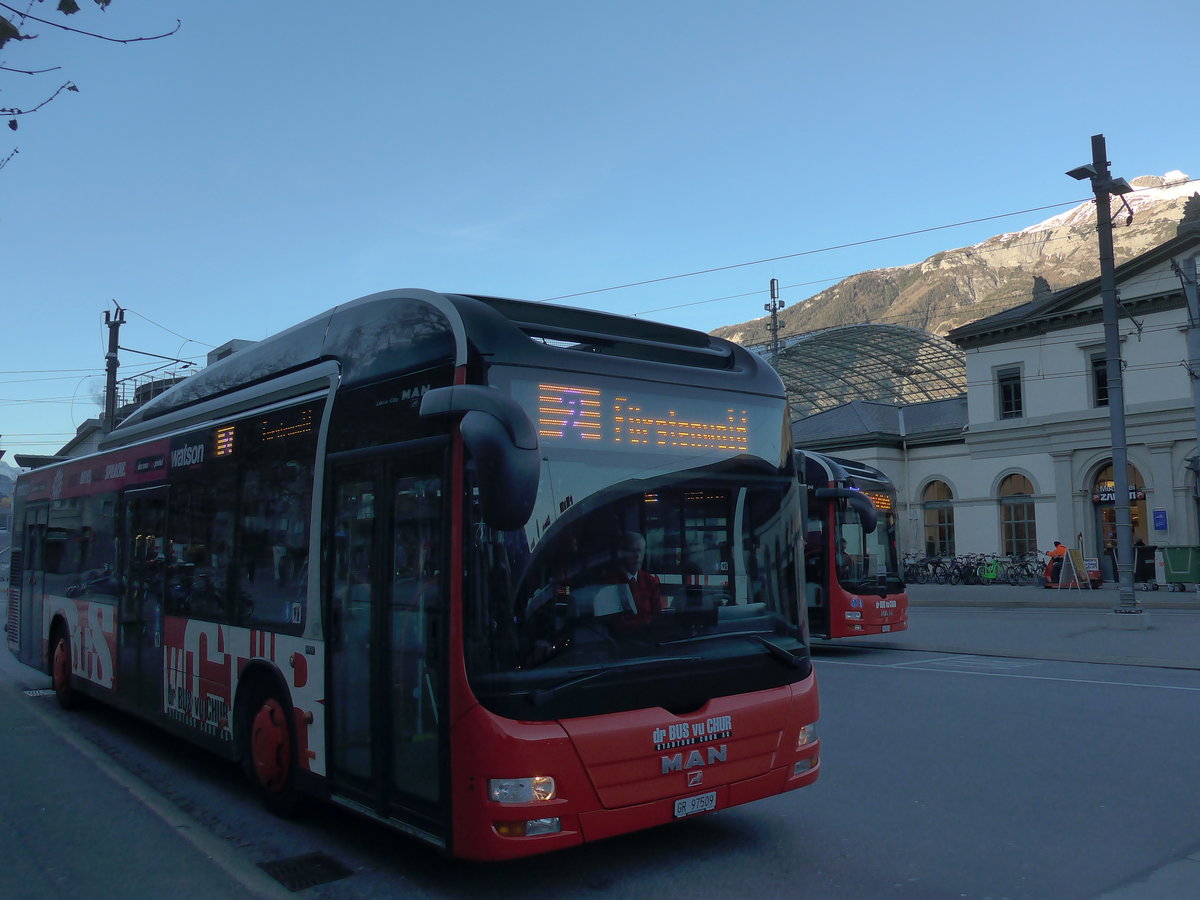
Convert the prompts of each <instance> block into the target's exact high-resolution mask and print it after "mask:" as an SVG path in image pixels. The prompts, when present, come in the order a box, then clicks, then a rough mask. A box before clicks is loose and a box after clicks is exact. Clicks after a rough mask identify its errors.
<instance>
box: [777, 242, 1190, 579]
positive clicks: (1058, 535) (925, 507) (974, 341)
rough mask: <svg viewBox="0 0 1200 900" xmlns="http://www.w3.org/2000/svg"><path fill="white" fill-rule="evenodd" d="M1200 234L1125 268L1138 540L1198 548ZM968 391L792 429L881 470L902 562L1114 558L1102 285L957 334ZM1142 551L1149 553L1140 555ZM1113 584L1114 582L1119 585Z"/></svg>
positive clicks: (865, 407)
mask: <svg viewBox="0 0 1200 900" xmlns="http://www.w3.org/2000/svg"><path fill="white" fill-rule="evenodd" d="M1198 226H1200V223H1194V222H1188V223H1186V224H1184V225H1181V226H1180V230H1179V233H1178V234H1177V236H1176V237H1175V238H1173V239H1172V240H1170V241H1168V242H1167V243H1165V244H1162V245H1160V246H1159V247H1157V248H1155V249H1153V250H1151V251H1149V252H1147V253H1144V254H1142V255H1141V256H1139V257H1136V258H1134V259H1132V260H1129V261H1128V262H1126V263H1124V264H1122V265H1121V266H1119V267H1118V268H1117V270H1116V276H1117V291H1118V297H1119V301H1120V317H1119V329H1120V340H1121V357H1122V361H1123V384H1122V388H1123V393H1124V400H1125V402H1124V409H1125V429H1126V444H1127V454H1128V462H1129V466H1130V468H1129V473H1128V477H1129V485H1130V502H1131V513H1132V519H1133V527H1134V533H1133V538H1134V543H1135V544H1138V543H1139V542H1140V543H1141V544H1143V545H1146V546H1151V547H1152V546H1186V545H1200V519H1198V514H1197V500H1196V492H1197V489H1196V484H1197V479H1196V475H1195V474H1194V472H1193V471H1192V469H1191V468H1190V466H1191V465H1194V464H1193V463H1190V462H1189V461H1190V460H1192V459H1193V458H1194V457H1196V456H1197V452H1198V449H1197V430H1198V427H1200V426H1198V418H1197V410H1196V403H1195V401H1194V399H1193V398H1194V394H1193V382H1194V380H1195V379H1196V378H1197V377H1200V371H1196V372H1194V371H1193V367H1194V363H1193V364H1189V350H1188V337H1189V329H1192V328H1197V327H1200V325H1197V324H1189V316H1188V308H1187V301H1186V294H1185V287H1184V277H1185V275H1184V274H1183V272H1184V271H1185V270H1186V266H1184V267H1183V268H1182V269H1181V268H1180V266H1181V265H1183V264H1184V261H1185V260H1187V259H1193V260H1194V259H1196V258H1197V256H1198V255H1200V227H1198ZM947 337H948V339H949V340H950V341H951V342H952V343H953V344H955V345H957V347H958V348H960V350H961V352H962V354H963V357H964V360H965V372H966V385H965V391H964V392H963V393H961V394H960V395H959V396H957V397H954V398H951V399H942V400H932V401H928V402H924V403H916V404H898V403H894V402H880V401H873V400H863V399H856V400H853V401H851V402H849V403H846V404H844V405H842V406H840V407H837V408H835V409H830V410H826V411H824V412H820V413H816V414H814V415H811V416H807V417H805V418H802V419H800V420H798V421H796V422H795V423H794V424H793V434H794V438H795V441H796V445H797V446H798V447H801V448H804V447H809V448H812V449H814V450H820V451H822V452H826V453H833V454H841V455H844V456H847V457H850V458H852V459H857V460H860V461H862V462H865V463H869V464H871V465H874V466H876V467H878V468H880V469H882V470H883V471H884V472H885V473H887V475H888V476H889V477H890V478H891V479H892V480H893V481H894V482H895V483H896V485H897V487H898V489H899V495H900V502H901V508H902V511H903V525H902V534H901V542H902V545H903V546H904V548H905V549H906V550H909V551H913V552H917V553H925V554H929V555H938V556H948V555H953V554H962V553H971V552H979V553H1002V554H1005V555H1009V554H1020V553H1025V552H1027V551H1033V550H1041V551H1045V550H1046V549H1048V548H1049V547H1051V546H1052V545H1053V542H1054V541H1061V542H1062V543H1064V544H1067V545H1068V546H1069V547H1073V548H1078V549H1080V550H1081V551H1082V552H1083V554H1084V556H1086V557H1097V558H1101V559H1102V560H1104V567H1105V569H1106V570H1107V571H1106V574H1109V573H1111V566H1112V552H1113V551H1112V548H1113V547H1114V546H1115V545H1116V525H1115V521H1116V510H1115V506H1116V505H1115V497H1114V496H1113V479H1112V449H1111V448H1112V446H1113V443H1112V431H1111V426H1110V410H1109V404H1108V399H1109V398H1108V379H1107V370H1106V357H1105V345H1104V323H1103V310H1102V302H1101V293H1100V285H1099V279H1095V280H1092V281H1088V282H1084V283H1082V284H1079V285H1076V286H1075V287H1072V288H1068V289H1066V290H1063V291H1059V292H1056V293H1053V294H1049V295H1047V296H1044V297H1042V298H1039V299H1036V300H1033V301H1031V302H1029V303H1026V304H1024V305H1022V306H1019V307H1015V308H1013V309H1010V310H1007V311H1005V312H1003V313H999V314H997V315H994V316H989V317H987V318H984V319H980V320H977V321H975V322H972V323H970V324H969V325H965V326H963V327H961V328H958V329H955V330H954V331H952V332H950V334H949V335H948V336H947ZM1139 552H1140V551H1139ZM1110 577H1111V575H1110Z"/></svg>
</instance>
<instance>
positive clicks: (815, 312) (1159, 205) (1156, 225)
mask: <svg viewBox="0 0 1200 900" xmlns="http://www.w3.org/2000/svg"><path fill="white" fill-rule="evenodd" d="M1131 184H1132V185H1133V187H1134V192H1133V193H1131V194H1126V195H1125V199H1126V201H1128V206H1129V210H1128V211H1127V210H1126V208H1125V207H1124V206H1123V205H1122V204H1121V198H1119V197H1114V198H1113V213H1114V228H1113V244H1114V255H1115V257H1116V262H1117V264H1118V265H1120V264H1121V263H1123V262H1125V261H1126V260H1128V259H1131V258H1133V257H1135V256H1137V255H1139V254H1141V253H1145V252H1146V251H1147V250H1149V249H1150V248H1152V247H1156V246H1158V245H1159V244H1162V243H1164V242H1165V241H1167V240H1169V239H1170V238H1172V237H1174V236H1175V232H1176V229H1177V228H1178V226H1179V223H1180V221H1182V220H1183V219H1184V218H1185V217H1186V218H1188V219H1193V218H1195V219H1200V193H1198V190H1197V185H1195V184H1193V183H1192V182H1191V179H1190V178H1189V177H1188V176H1187V175H1184V174H1183V173H1182V172H1178V171H1174V172H1168V173H1167V174H1166V175H1145V176H1142V177H1140V178H1135V179H1133V181H1132V182H1131ZM1130 212H1131V213H1132V222H1131V223H1130V222H1127V216H1128V215H1129V213H1130ZM1098 255H1099V254H1098V252H1097V245H1096V210H1095V204H1094V203H1091V202H1089V203H1084V204H1082V205H1080V206H1077V207H1075V208H1074V209H1072V210H1070V211H1068V212H1065V213H1062V214H1060V215H1057V216H1054V217H1053V218H1050V219H1047V220H1046V221H1044V222H1039V223H1038V224H1036V225H1031V226H1029V227H1028V228H1024V229H1022V230H1021V231H1013V232H1008V233H1007V234H1000V235H996V236H995V237H992V238H988V239H987V240H986V241H983V242H982V243H979V244H975V245H974V246H971V247H959V248H957V249H954V250H944V251H942V252H941V253H935V254H934V255H933V256H931V257H929V258H928V259H927V260H925V261H924V262H921V263H914V264H912V265H908V266H900V267H896V268H889V269H872V270H870V271H868V272H861V273H859V274H858V275H851V276H850V277H849V278H845V279H843V280H842V281H840V282H838V283H837V284H835V285H834V286H833V287H831V288H827V289H826V290H824V291H821V292H820V293H819V294H815V295H813V296H812V297H809V298H808V299H807V300H803V301H801V302H799V303H795V304H793V305H789V306H788V307H787V308H785V309H784V310H782V311H781V312H780V314H779V334H780V336H781V337H783V336H785V335H793V334H803V333H805V332H810V331H819V330H820V329H822V328H832V327H834V326H837V325H857V324H861V323H864V322H877V323H888V324H893V325H908V326H911V327H913V328H920V329H922V330H925V331H930V332H933V333H935V334H941V335H944V334H946V333H947V332H949V331H950V330H951V329H953V328H957V327H958V326H960V325H965V324H967V323H968V322H973V321H974V320H976V319H980V318H983V317H984V316H990V315H993V314H994V313H998V312H1002V311H1004V310H1006V309H1010V308H1011V307H1014V306H1019V305H1020V304H1022V303H1027V302H1029V301H1030V300H1032V299H1034V298H1035V297H1040V296H1042V295H1043V294H1044V293H1046V292H1050V291H1057V290H1062V289H1063V288H1068V287H1072V286H1074V285H1076V284H1078V283H1080V282H1081V281H1086V280H1088V279H1090V278H1095V277H1097V276H1098V275H1099V273H1100V263H1099V259H1098ZM770 323H771V319H770V317H769V316H764V317H763V318H760V319H752V320H751V321H749V322H742V323H740V324H738V325H726V326H724V327H721V328H717V329H716V330H714V331H713V332H712V334H714V335H716V336H718V337H723V338H728V339H729V340H732V341H736V342H738V343H740V344H746V345H751V346H753V345H756V344H765V343H768V342H769V341H770V339H771V333H770Z"/></svg>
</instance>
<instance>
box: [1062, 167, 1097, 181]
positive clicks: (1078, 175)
mask: <svg viewBox="0 0 1200 900" xmlns="http://www.w3.org/2000/svg"><path fill="white" fill-rule="evenodd" d="M1067 174H1068V175H1070V176H1071V177H1072V178H1074V179H1075V180H1076V181H1083V180H1085V179H1087V178H1095V177H1096V174H1097V173H1096V167H1095V166H1077V167H1075V168H1074V169H1071V170H1070V171H1069V172H1067Z"/></svg>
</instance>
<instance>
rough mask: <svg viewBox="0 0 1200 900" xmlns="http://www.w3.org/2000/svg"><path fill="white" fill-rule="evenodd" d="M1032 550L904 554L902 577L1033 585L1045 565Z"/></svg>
mask: <svg viewBox="0 0 1200 900" xmlns="http://www.w3.org/2000/svg"><path fill="white" fill-rule="evenodd" d="M1039 556H1040V554H1039V553H1037V552H1036V551H1035V552H1032V553H1028V554H1026V555H1025V556H999V555H997V554H994V553H967V554H964V555H961V556H952V557H944V558H943V557H938V556H924V557H923V556H920V555H919V554H915V553H908V554H905V557H904V580H905V581H906V582H908V583H909V584H913V583H916V584H928V583H930V582H932V583H934V584H1017V585H1027V584H1035V583H1037V582H1038V581H1040V580H1041V577H1042V571H1043V569H1044V564H1043V563H1041V562H1040V561H1039Z"/></svg>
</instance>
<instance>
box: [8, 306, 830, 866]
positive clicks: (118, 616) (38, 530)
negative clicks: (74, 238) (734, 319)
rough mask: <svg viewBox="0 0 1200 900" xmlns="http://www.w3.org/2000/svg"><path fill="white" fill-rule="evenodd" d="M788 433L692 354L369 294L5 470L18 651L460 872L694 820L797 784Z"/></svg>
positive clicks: (771, 409)
mask: <svg viewBox="0 0 1200 900" xmlns="http://www.w3.org/2000/svg"><path fill="white" fill-rule="evenodd" d="M787 435H788V429H787V405H786V399H785V395H784V391H783V387H782V384H781V383H780V382H779V379H778V377H777V376H776V375H775V374H774V372H772V371H771V370H770V369H769V367H767V366H766V365H764V364H763V363H762V362H761V361H760V360H758V359H757V358H756V357H754V356H753V355H751V354H749V353H747V352H745V351H743V350H742V349H741V348H739V347H737V346H736V345H733V344H730V343H727V342H724V341H721V340H719V339H716V338H712V337H709V336H708V335H704V334H700V333H697V332H692V331H688V330H686V329H680V328H675V327H672V326H666V325H657V324H653V323H647V322H642V321H637V320H629V319H623V318H620V317H616V316H610V315H606V314H602V313H594V312H587V311H581V310H574V309H568V308H564V307H556V306H550V305H545V304H532V303H523V302H520V301H514V300H503V299H497V298H489V297H477V296H466V295H455V294H435V293H431V292H427V291H418V290H408V291H394V292H387V293H383V294H375V295H372V296H370V297H365V298H362V299H360V300H356V301H354V302H352V303H348V304H345V305H343V306H340V307H336V308H334V309H332V310H330V311H328V312H326V313H323V314H321V315H319V316H316V317H314V318H312V319H310V320H308V321H306V322H303V323H301V324H299V325H297V326H294V327H293V328H290V329H288V330H287V331H284V332H282V333H281V334H279V335H276V336H274V337H271V338H268V339H266V340H263V341H261V342H259V343H257V344H253V345H250V346H247V347H245V348H243V349H241V350H239V351H238V352H236V353H234V354H232V355H231V356H229V357H227V358H226V359H223V360H221V361H220V362H217V363H214V364H213V365H211V366H209V367H208V368H207V369H205V370H203V371H202V372H200V373H198V374H196V375H194V376H192V377H191V378H189V379H187V380H185V381H183V382H181V383H179V384H178V385H176V386H175V387H173V388H171V389H170V390H168V391H167V392H165V393H163V394H161V395H160V396H158V397H156V398H154V399H153V400H151V401H150V402H149V403H147V404H146V405H144V406H142V407H140V408H139V409H137V410H136V411H134V412H133V413H132V414H131V415H130V416H129V417H128V418H126V419H125V421H124V422H122V423H121V424H120V425H119V426H118V427H117V428H116V429H114V430H113V431H112V432H111V433H110V434H108V435H107V436H106V437H105V438H104V439H103V440H102V442H101V446H100V450H99V452H97V453H96V454H95V455H93V456H89V457H85V458H80V459H70V460H66V461H61V462H58V463H55V464H53V465H49V466H46V467H44V468H39V469H35V470H33V471H31V472H27V473H24V474H22V475H21V476H20V478H19V480H18V486H17V492H16V500H15V505H14V527H15V543H14V552H13V563H12V571H13V577H12V587H11V589H10V595H9V608H8V616H7V628H6V631H7V640H8V643H9V646H10V647H11V648H12V649H13V650H14V651H15V652H16V653H17V655H18V656H19V658H20V659H21V660H23V661H25V662H27V663H29V664H31V665H38V666H43V667H45V668H46V670H47V671H49V672H50V674H51V676H52V680H53V684H54V689H55V692H56V694H57V695H58V699H59V702H60V703H62V704H63V705H64V706H71V705H73V704H74V703H76V702H78V701H80V700H81V699H83V698H85V697H88V698H95V699H99V700H102V701H104V702H107V703H111V704H113V705H116V706H119V707H121V708H124V709H127V710H130V711H133V712H135V713H137V714H139V715H141V716H144V717H146V718H148V719H150V720H152V721H154V722H157V723H158V724H160V725H161V726H162V727H164V728H167V729H170V730H172V731H173V732H175V733H177V734H180V735H182V736H184V737H186V738H188V739H190V740H193V741H195V742H197V743H199V744H202V745H204V746H206V747H208V748H210V749H212V750H214V751H215V752H218V753H221V754H224V755H226V756H228V757H229V758H231V759H236V760H240V761H241V763H242V766H243V768H244V769H245V770H246V773H247V774H248V775H249V776H250V778H251V782H252V784H253V785H254V787H255V789H256V791H257V792H258V793H259V794H260V795H261V797H262V799H263V800H264V802H266V804H267V805H268V806H269V807H271V808H272V809H274V810H276V811H278V812H281V813H286V812H289V811H291V810H292V809H293V808H294V807H295V806H296V804H297V801H298V800H299V799H300V797H301V796H302V795H313V796H316V797H318V798H323V799H326V800H328V801H330V802H334V803H337V804H339V805H342V806H345V807H347V808H349V809H352V810H355V811H356V812H358V813H361V814H363V815H366V816H369V817H373V818H375V819H377V820H379V821H382V822H384V823H387V824H389V825H391V826H393V827H395V828H397V829H398V830H400V831H402V832H404V833H406V834H408V835H411V836H414V837H417V838H420V839H422V840H425V841H427V842H429V843H431V844H433V845H434V846H436V847H438V848H440V849H441V850H443V851H444V852H446V853H449V854H452V855H455V856H460V857H464V858H473V859H485V860H486V859H505V858H513V857H520V856H527V855H530V854H534V853H539V852H543V851H547V850H553V849H556V848H562V847H569V846H573V845H578V844H581V843H584V842H587V841H592V840H597V839H600V838H603V837H607V836H611V835H616V834H621V833H624V832H628V831H632V830H635V829H639V828H645V827H650V826H653V825H656V824H661V823H666V822H670V821H672V820H674V819H678V818H682V817H687V816H692V815H699V814H707V813H709V812H712V811H719V810H722V809H725V808H728V807H730V806H734V805H737V804H741V803H746V802H749V801H752V800H755V799H759V798H763V797H768V796H771V795H773V794H778V793H780V792H781V791H786V790H791V789H794V788H799V787H803V786H805V785H808V784H811V783H812V782H813V781H814V780H815V779H816V778H817V777H818V774H819V771H820V765H819V758H820V742H819V741H818V739H817V736H816V730H815V723H816V721H817V719H818V715H819V704H818V697H817V686H816V681H815V678H814V675H813V672H812V665H811V661H810V657H809V646H808V632H807V623H806V621H805V616H804V605H803V602H802V597H803V593H802V578H803V571H802V570H803V566H802V564H801V559H800V553H799V548H800V547H801V546H802V543H803V542H802V540H801V537H802V532H803V528H804V512H803V509H804V491H803V485H802V483H801V481H799V480H798V479H797V474H796V469H795V463H794V458H793V455H792V449H791V447H790V446H789V444H788V438H787Z"/></svg>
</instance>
